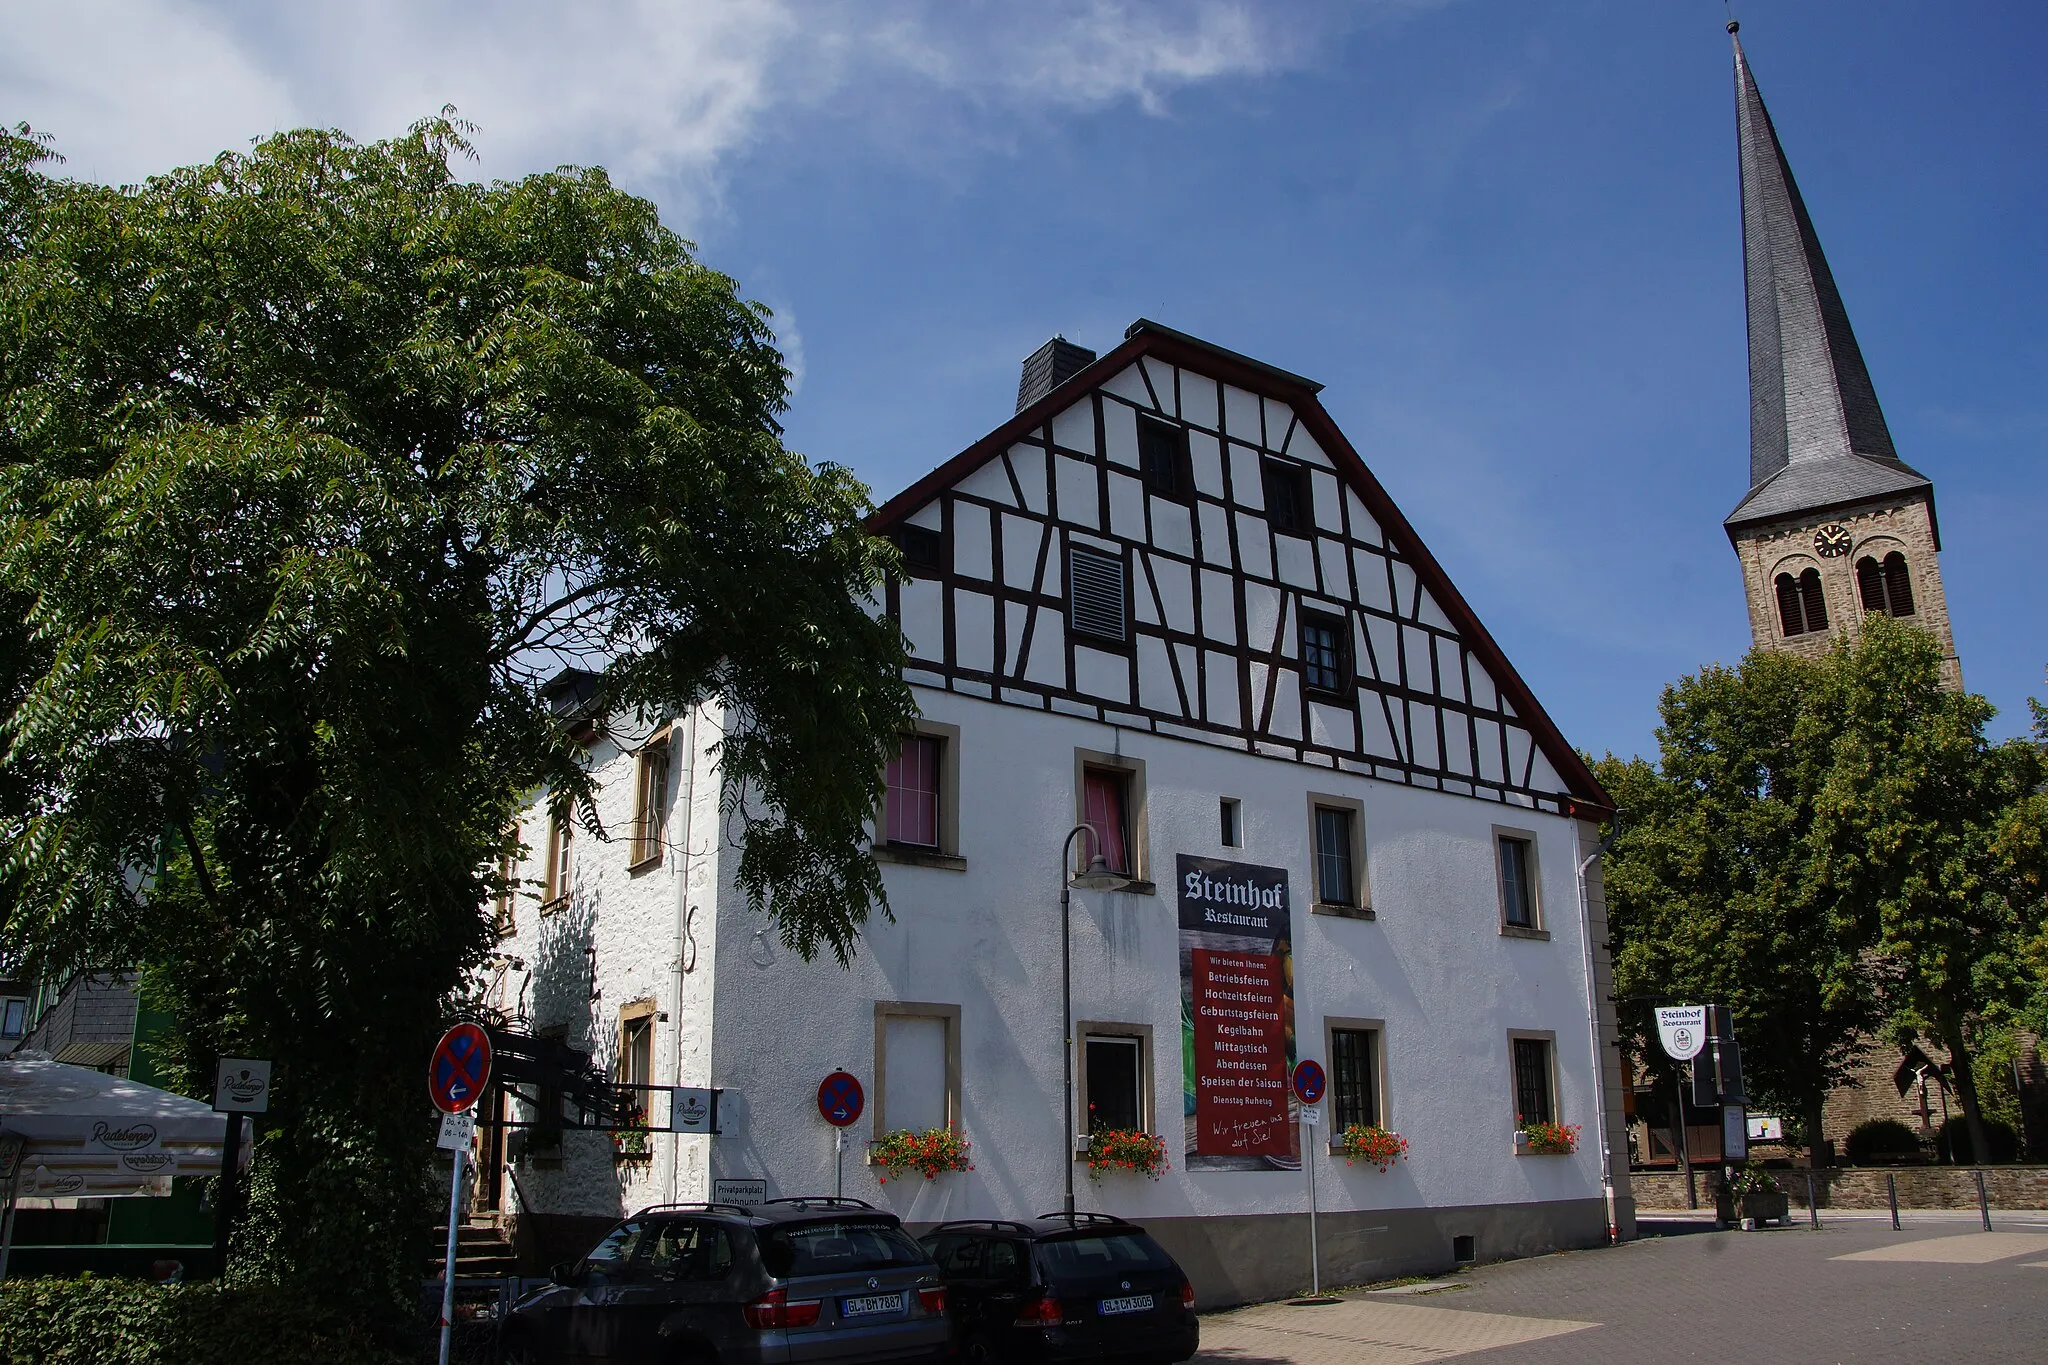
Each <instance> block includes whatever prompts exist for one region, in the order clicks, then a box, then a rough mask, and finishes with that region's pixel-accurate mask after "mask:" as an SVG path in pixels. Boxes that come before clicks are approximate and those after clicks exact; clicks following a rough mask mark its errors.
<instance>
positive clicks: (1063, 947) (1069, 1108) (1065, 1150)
mask: <svg viewBox="0 0 2048 1365" xmlns="http://www.w3.org/2000/svg"><path fill="white" fill-rule="evenodd" d="M1079 834H1086V835H1087V836H1088V840H1089V842H1090V843H1092V844H1093V845H1094V846H1095V854H1094V856H1093V857H1091V858H1089V859H1088V868H1087V870H1086V871H1084V872H1082V873H1081V874H1080V875H1078V876H1070V875H1069V870H1070V869H1071V867H1072V866H1073V863H1072V859H1073V856H1074V837H1075V836H1076V835H1079ZM1130 881H1131V879H1130V878H1129V877H1125V876H1122V875H1120V874H1119V873H1117V872H1114V871H1112V870H1111V869H1110V866H1109V864H1108V863H1106V862H1104V861H1103V860H1102V836H1101V835H1100V834H1097V833H1096V832H1095V826H1093V825H1091V824H1088V823H1086V822H1083V823H1081V824H1078V825H1076V826H1074V827H1073V828H1072V829H1070V830H1068V831H1067V841H1066V842H1065V843H1064V844H1062V845H1060V1028H1061V1030H1062V1032H1063V1033H1064V1034H1065V1039H1064V1045H1063V1046H1062V1047H1061V1049H1060V1065H1061V1067H1062V1069H1063V1078H1064V1081H1065V1085H1064V1093H1065V1096H1066V1098H1065V1100H1064V1101H1063V1102H1062V1104H1061V1105H1060V1146H1059V1153H1060V1167H1061V1169H1062V1170H1064V1171H1065V1173H1066V1181H1067V1203H1066V1211H1067V1219H1068V1221H1070V1222H1071V1221H1072V1220H1073V1217H1074V1145H1073V1144H1074V1134H1073V1126H1074V955H1073V942H1074V933H1073V925H1074V919H1073V910H1072V907H1071V904H1070V902H1069V900H1068V892H1069V890H1070V889H1071V888H1073V887H1076V886H1078V887H1081V888H1082V889H1083V890H1087V891H1115V890H1118V889H1120V888H1122V887H1125V886H1129V885H1130Z"/></svg>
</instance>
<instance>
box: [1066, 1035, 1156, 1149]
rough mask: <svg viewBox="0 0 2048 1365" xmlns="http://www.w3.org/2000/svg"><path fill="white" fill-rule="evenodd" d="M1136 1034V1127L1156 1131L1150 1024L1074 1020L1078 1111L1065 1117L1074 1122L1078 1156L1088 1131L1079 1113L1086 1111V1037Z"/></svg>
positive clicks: (1075, 1093)
mask: <svg viewBox="0 0 2048 1365" xmlns="http://www.w3.org/2000/svg"><path fill="white" fill-rule="evenodd" d="M1091 1036H1092V1037H1096V1038H1135V1039H1137V1040H1138V1127H1139V1128H1140V1129H1142V1130H1143V1131H1145V1132H1147V1133H1153V1132H1157V1131H1158V1128H1157V1126H1156V1125H1157V1124H1158V1122H1159V1106H1158V1101H1157V1098H1156V1096H1155V1095H1154V1090H1155V1088H1156V1087H1155V1084H1154V1081H1155V1077H1154V1075H1153V1049H1152V1026H1151V1025H1150V1024H1131V1023H1123V1022H1119V1021H1114V1020H1106V1019H1076V1020H1075V1021H1074V1103H1075V1105H1076V1106H1078V1109H1077V1112H1075V1113H1073V1114H1071V1115H1069V1116H1068V1117H1069V1118H1070V1120H1071V1121H1072V1123H1073V1126H1074V1155H1075V1157H1076V1158H1077V1159H1078V1158H1081V1157H1085V1156H1086V1155H1087V1154H1088V1133H1087V1130H1086V1129H1085V1128H1084V1127H1082V1125H1081V1116H1082V1115H1084V1114H1086V1113H1087V1112H1088V1039H1089V1038H1090V1037H1091Z"/></svg>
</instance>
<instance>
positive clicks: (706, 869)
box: [499, 706, 723, 1214]
mask: <svg viewBox="0 0 2048 1365" xmlns="http://www.w3.org/2000/svg"><path fill="white" fill-rule="evenodd" d="M720 718H721V716H720V711H719V709H718V708H716V707H714V706H706V707H702V708H699V710H698V712H697V713H696V715H695V719H694V723H693V721H692V718H691V717H688V716H686V717H684V718H683V719H680V720H678V721H676V722H675V724H674V726H673V727H672V734H671V741H670V742H671V744H672V746H673V747H672V750H671V752H672V767H671V776H670V808H669V817H668V847H667V849H666V850H664V853H663V856H662V859H661V862H660V863H659V864H658V865H654V866H650V867H647V868H643V869H640V870H637V871H631V870H629V869H628V864H629V863H630V862H631V861H632V821H633V818H634V814H635V812H634V809H633V804H634V792H635V785H636V784H635V766H636V759H635V756H634V751H635V750H636V749H637V748H638V746H639V745H640V743H642V742H644V740H645V737H646V736H648V735H650V734H652V733H653V732H654V730H655V729H656V727H655V726H653V725H648V724H633V723H628V722H624V721H619V722H614V723H613V724H611V725H609V726H608V727H607V729H606V733H605V735H604V736H603V737H601V738H600V740H599V742H598V743H597V744H596V745H595V746H594V747H593V749H592V751H591V756H590V761H591V764H592V769H593V772H594V774H595V776H596V777H597V778H598V782H599V797H598V802H597V811H598V816H599V819H600V820H601V821H602V823H603V825H604V827H605V829H606V831H607V832H608V833H609V834H610V836H611V839H610V842H600V841H599V840H597V839H595V838H593V837H591V836H590V835H588V834H587V833H586V832H585V831H583V830H582V829H580V828H579V829H578V831H577V835H576V843H575V850H574V854H573V857H574V861H575V872H574V875H573V877H572V879H571V885H572V888H573V890H572V893H571V895H570V896H569V898H568V902H567V904H566V905H564V906H562V907H560V908H558V909H550V911H549V912H548V913H545V914H543V913H542V909H541V887H542V885H543V884H544V877H545V863H546V858H547V848H548V815H547V800H546V796H545V794H544V793H542V794H538V795H536V797H535V799H534V801H533V802H532V803H531V804H530V805H529V806H528V808H527V810H526V812H525V815H524V817H523V818H522V821H521V827H520V829H521V839H522V841H523V842H524V843H525V845H526V847H527V850H528V856H527V858H526V859H525V861H524V862H523V864H522V866H521V869H520V876H521V877H522V878H523V879H525V880H526V881H527V882H528V886H527V888H526V889H525V891H524V892H523V893H522V894H521V895H520V896H519V897H518V899H517V902H516V904H515V909H514V923H515V925H516V931H515V933H514V934H513V935H512V937H510V938H509V939H507V940H506V941H504V942H503V943H501V944H500V945H499V952H500V953H502V954H505V955H507V956H510V957H513V958H516V959H518V960H519V961H520V962H521V963H522V964H523V966H522V968H520V969H518V970H516V971H513V972H512V973H510V974H509V975H508V979H507V981H506V989H505V991H504V993H503V995H504V999H505V1002H506V1007H507V1011H508V1013H512V1014H514V1015H516V1016H520V1017H522V1018H523V1019H524V1020H525V1022H526V1025H527V1027H529V1028H530V1029H531V1030H532V1031H533V1032H535V1033H543V1032H547V1031H549V1030H552V1029H557V1028H561V1029H566V1031H567V1039H568V1042H569V1044H570V1046H572V1047H574V1048H577V1049H578V1050H582V1051H588V1052H589V1053H591V1055H592V1059H593V1061H594V1062H595V1063H596V1064H597V1065H598V1066H599V1067H601V1068H603V1069H605V1070H606V1071H609V1070H610V1069H611V1067H612V1066H613V1064H614V1063H615V1061H616V1060H617V1049H618V1032H619V1013H620V1009H621V1007H622V1006H625V1005H628V1004H632V1003H634V1002H637V1001H642V1000H648V999H652V1000H653V1001H655V1003H656V1007H657V1009H658V1010H659V1011H660V1012H661V1014H662V1015H664V1016H665V1017H664V1018H661V1019H659V1020H658V1021H657V1023H656V1025H655V1036H654V1049H655V1057H654V1074H655V1080H656V1083H657V1084H664V1085H675V1084H681V1085H693V1086H701V1085H709V1084H711V1083H712V1082H711V1071H712V1059H711V1045H712V1015H711V1002H712V994H713V990H712V967H713V964H714V962H715V961H716V953H717V936H718V929H719V924H718V916H717V913H716V902H717V894H716V888H717V882H718V876H719V871H720V867H721V865H722V860H721V856H720V855H721V852H722V850H723V840H722V838H721V837H720V836H721V831H720V825H719V799H718V798H719V789H718V782H717V778H716V774H715V772H714V771H713V759H712V756H711V754H710V753H709V749H710V747H711V746H712V745H713V744H715V743H716V741H717V738H718V734H719V724H720ZM686 875H687V880H688V885H689V899H688V901H687V904H686V905H685V906H684V908H685V909H686V910H691V909H693V910H694V914H691V915H689V916H688V918H687V923H686V937H685V939H684V941H683V943H682V945H681V948H682V960H683V963H684V964H685V965H686V966H687V967H689V968H690V970H689V971H687V972H686V973H685V975H684V977H683V979H682V990H681V994H680V996H679V995H678V993H677V981H676V974H675V964H676V960H677V946H678V945H677V942H676V930H677V924H678V919H677V916H678V909H679V897H680V896H681V894H682V889H683V883H684V879H685V876H686ZM590 947H595V948H596V950H597V952H596V962H595V966H596V993H595V997H594V998H593V996H592V992H591V987H590V982H591V973H590V959H589V958H588V957H587V955H586V949H587V948H590ZM679 1066H680V1072H679V1071H678V1067H679ZM521 1145H522V1144H519V1143H515V1144H514V1150H515V1151H517V1150H518V1148H519V1146H521ZM704 1145H705V1144H704V1139H702V1138H698V1137H683V1138H674V1137H667V1136H661V1137H657V1138H656V1139H655V1142H654V1157H653V1160H651V1161H649V1162H646V1163H632V1164H625V1165H617V1164H615V1163H614V1162H613V1159H612V1145H611V1141H610V1139H609V1137H608V1136H607V1135H606V1134H604V1133H600V1132H565V1133H564V1134H563V1135H562V1160H561V1161H560V1163H559V1165H557V1164H555V1163H553V1162H552V1161H535V1160H529V1159H516V1160H515V1161H514V1162H513V1171H514V1175H515V1177H516V1179H514V1180H508V1181H507V1182H506V1199H507V1201H508V1207H511V1208H514V1209H518V1208H521V1207H525V1206H527V1205H528V1201H531V1204H530V1206H531V1207H532V1208H533V1209H535V1210H537V1211H540V1212H546V1213H583V1214H600V1213H616V1212H620V1211H623V1210H627V1209H631V1208H636V1207H639V1206H641V1205H643V1204H648V1203H653V1202H657V1201H661V1200H665V1199H675V1198H683V1199H687V1198H701V1197H703V1193H702V1191H703V1189H704V1185H703V1180H704V1171H705V1169H706V1154H705V1152H704V1150H703V1149H704ZM678 1157H680V1160H678Z"/></svg>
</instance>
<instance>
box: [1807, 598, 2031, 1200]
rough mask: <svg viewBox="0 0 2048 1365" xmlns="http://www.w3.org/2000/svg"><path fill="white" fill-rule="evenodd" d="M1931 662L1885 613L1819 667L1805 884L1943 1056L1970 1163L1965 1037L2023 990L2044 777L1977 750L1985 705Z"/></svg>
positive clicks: (2017, 760) (1973, 1085)
mask: <svg viewBox="0 0 2048 1365" xmlns="http://www.w3.org/2000/svg"><path fill="white" fill-rule="evenodd" d="M1941 656H1942V650H1941V646H1940V644H1939V643H1938V642H1937V641H1936V640H1935V639H1934V637H1932V636H1931V635H1929V634H1927V633H1926V632H1925V631H1922V630H1918V629H1916V628H1914V627H1912V626H1907V625H1901V624H1899V623H1897V622H1895V621H1893V620H1891V618H1889V617H1884V616H1876V617H1872V618H1871V619H1870V620H1868V621H1867V622H1866V623H1865V626H1864V632H1863V637H1862V639H1861V640H1860V641H1859V642H1858V643H1857V645H1856V646H1855V647H1854V648H1853V649H1852V648H1847V647H1841V646H1838V647H1837V649H1836V650H1835V651H1834V653H1833V654H1832V655H1831V656H1830V659H1829V667H1828V668H1827V670H1826V671H1825V672H1824V674H1823V682H1822V685H1821V687H1820V688H1818V689H1817V690H1816V693H1815V695H1814V697H1813V699H1812V705H1811V707H1810V710H1809V714H1808V717H1807V719H1806V723H1807V724H1808V725H1810V726H1812V727H1813V728H1814V729H1815V730H1816V731H1818V732H1820V733H1823V734H1825V735H1827V736H1828V737H1829V738H1830V740H1831V758H1832V762H1831V763H1830V765H1829V769H1828V773H1827V777H1826V780H1825V782H1824V783H1823V784H1822V786H1821V789H1820V791H1819V793H1818V797H1817V800H1816V806H1815V817H1814V828H1813V837H1812V840H1811V848H1812V863H1811V870H1810V875H1811V879H1812V882H1813V885H1814V887H1815V890H1816V893H1817V894H1818V895H1821V896H1823V897H1826V898H1829V899H1831V900H1833V901H1834V902H1835V903H1837V904H1840V905H1843V906H1848V907H1854V908H1855V910H1856V912H1857V913H1858V914H1859V915H1860V916H1861V918H1862V924H1863V932H1864V935H1865V938H1866V941H1868V942H1869V943H1870V944H1871V946H1872V947H1873V949H1874V952H1875V955H1876V958H1877V960H1878V962H1879V963H1880V964H1881V965H1882V967H1883V968H1884V969H1885V973H1886V975H1887V977H1888V978H1889V981H1890V983H1891V988H1892V1000H1893V1004H1894V1007H1895V1009H1897V1010H1898V1011H1899V1012H1901V1013H1902V1014H1904V1015H1906V1016H1907V1017H1911V1018H1917V1019H1923V1020H1925V1021H1927V1022H1928V1023H1929V1024H1930V1025H1931V1031H1932V1032H1933V1033H1934V1035H1935V1036H1936V1037H1938V1038H1939V1039H1940V1040H1941V1043H1942V1045H1943V1046H1945V1047H1946V1048H1947V1049H1948V1051H1949V1056H1950V1059H1951V1061H1952V1063H1953V1071H1954V1076H1955V1089H1956V1098H1957V1099H1958V1100H1959V1101H1960V1102H1961V1104H1962V1109H1963V1120H1964V1124H1965V1125H1966V1127H1967V1128H1968V1130H1969V1134H1970V1143H1971V1150H1972V1151H1973V1152H1975V1153H1977V1154H1978V1159H1979V1160H1981V1159H1983V1154H1984V1153H1985V1152H1987V1151H1989V1150H1990V1148H1989V1146H1988V1144H1987V1143H1986V1134H1985V1129H1984V1115H1983V1106H1982V1103H1981V1102H1980V1099H1979V1096H1978V1086H1977V1077H1976V1068H1975V1067H1974V1066H1973V1065H1972V1053H1973V1050H1974V1045H1975V1037H1974V1035H1975V1033H1976V1031H1977V1029H1978V1028H1979V1027H1980V1026H1981V1025H1982V1024H1983V1022H1984V1021H1985V1019H1986V1017H1987V1015H1991V1014H1995V1013H1996V1012H1998V1011H1999V1010H2001V1009H2002V1008H2005V1007H2009V1006H2010V1004H2011V1003H2012V1002H2013V1001H2014V999H2015V996H2016V995H2017V994H2018V993H2019V992H2020V991H2021V990H2023V985H2022V980H2023V974H2024V965H2023V953H2024V944H2025V939H2026V936H2027V931H2028V930H2029V929H2030V928H2032V927H2033V925H2032V924H2030V923H2029V917H2030V916H2029V911H2030V910H2031V909H2034V908H2035V907H2032V906H2030V905H2029V903H2028V902H2029V896H2030V888H2037V887H2038V885H2039V881H2040V864H2039V861H2038V856H2039V851H2040V838H2041V828H2042V826H2041V824H2040V809H2039V803H2040V790H2041V784H2042V780H2043V776H2044V768H2043V764H2042V758H2041V753H2040V751H2039V750H2038V749H2037V748H2036V747H2035V746H2034V745H2032V744H2029V743H2028V742H2026V741H2024V740H2015V741H2012V742H2010V743H2006V744H2000V745H1993V744H1990V743H1988V742H1987V741H1986V739H1985V736H1984V728H1985V726H1986V725H1987V724H1988V723H1989V721H1990V719H1991V716H1992V708H1991V704H1990V703H1989V702H1987V701H1986V700H1984V698H1982V697H1980V696H1977V695H1975V694H1974V693H1969V692H1962V691H1954V690H1950V689H1948V688H1945V687H1943V686H1942V684H1941V663H1942V657H1941ZM2034 923H2036V924H2037V923H2038V919H2035V920H2034Z"/></svg>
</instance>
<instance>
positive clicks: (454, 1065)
mask: <svg viewBox="0 0 2048 1365" xmlns="http://www.w3.org/2000/svg"><path fill="white" fill-rule="evenodd" d="M490 1079H491V1039H490V1036H489V1035H488V1034H486V1033H485V1032H484V1031H483V1030H482V1029H481V1028H479V1027H478V1026H477V1025H475V1024H457V1025H456V1026H455V1027H454V1028H452V1029H449V1030H448V1031H447V1032H446V1033H444V1034H442V1035H441V1041H440V1042H439V1043H436V1044H435V1045H434V1059H433V1061H431V1062H429V1063H428V1064H427V1091H428V1093H429V1094H431V1095H432V1096H433V1097H434V1107H435V1108H436V1109H439V1110H440V1111H441V1112H442V1113H444V1114H459V1113H461V1112H462V1111H463V1110H465V1109H467V1108H469V1107H470V1106H471V1105H473V1104H475V1103H476V1102H477V1100H478V1099H479V1098H481V1097H482V1095H483V1093H484V1086H485V1084H487V1083H488V1082H489V1081H490Z"/></svg>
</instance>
